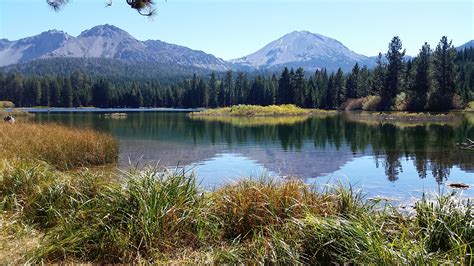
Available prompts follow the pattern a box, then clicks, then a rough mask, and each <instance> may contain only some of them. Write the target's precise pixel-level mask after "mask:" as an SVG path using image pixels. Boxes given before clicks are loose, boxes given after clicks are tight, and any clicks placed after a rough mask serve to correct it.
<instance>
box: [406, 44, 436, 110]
mask: <svg viewBox="0 0 474 266" xmlns="http://www.w3.org/2000/svg"><path fill="white" fill-rule="evenodd" d="M414 68H415V79H414V84H413V86H412V89H411V90H410V91H411V93H410V99H411V100H410V105H409V108H410V110H412V111H423V110H425V108H426V107H427V106H426V105H427V97H428V93H429V92H431V91H432V89H433V86H432V85H433V80H432V79H433V78H432V76H433V74H432V59H431V48H430V45H429V44H428V43H426V42H425V44H424V45H423V46H422V47H421V49H420V52H419V53H418V56H417V57H416V59H415V66H414Z"/></svg>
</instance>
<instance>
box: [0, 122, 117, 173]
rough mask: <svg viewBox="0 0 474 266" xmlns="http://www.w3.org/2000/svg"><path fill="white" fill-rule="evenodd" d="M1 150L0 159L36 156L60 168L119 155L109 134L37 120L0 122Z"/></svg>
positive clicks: (104, 161) (107, 160)
mask: <svg viewBox="0 0 474 266" xmlns="http://www.w3.org/2000/svg"><path fill="white" fill-rule="evenodd" d="M0 150H1V151H2V152H1V153H0V159H1V158H6V159H13V158H20V159H36V160H41V161H45V162H47V163H48V164H50V165H53V166H55V167H57V168H58V169H63V170H64V169H71V168H76V167H81V166H93V165H102V164H107V163H114V162H115V161H116V160H117V156H118V144H117V142H116V140H115V139H114V138H113V137H112V136H110V135H108V134H105V133H99V132H95V131H93V130H90V129H72V128H68V127H65V126H60V125H54V124H36V123H16V124H13V125H11V124H7V123H0Z"/></svg>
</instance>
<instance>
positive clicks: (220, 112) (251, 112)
mask: <svg viewBox="0 0 474 266" xmlns="http://www.w3.org/2000/svg"><path fill="white" fill-rule="evenodd" d="M311 113H312V110H310V109H303V108H300V107H297V106H296V105H294V104H284V105H269V106H260V105H243V104H242V105H234V106H232V107H224V108H217V109H207V110H204V111H201V112H193V113H191V114H190V115H191V116H297V115H310V114H311Z"/></svg>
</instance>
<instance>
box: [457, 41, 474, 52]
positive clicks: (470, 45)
mask: <svg viewBox="0 0 474 266" xmlns="http://www.w3.org/2000/svg"><path fill="white" fill-rule="evenodd" d="M472 47H474V40H470V41H468V42H467V43H465V44H463V45H461V46H458V47H456V49H457V50H458V51H459V50H463V49H464V48H472Z"/></svg>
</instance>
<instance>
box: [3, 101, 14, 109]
mask: <svg viewBox="0 0 474 266" xmlns="http://www.w3.org/2000/svg"><path fill="white" fill-rule="evenodd" d="M14 107H15V104H14V103H13V102H10V101H0V108H14Z"/></svg>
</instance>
